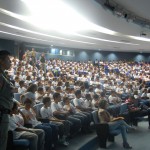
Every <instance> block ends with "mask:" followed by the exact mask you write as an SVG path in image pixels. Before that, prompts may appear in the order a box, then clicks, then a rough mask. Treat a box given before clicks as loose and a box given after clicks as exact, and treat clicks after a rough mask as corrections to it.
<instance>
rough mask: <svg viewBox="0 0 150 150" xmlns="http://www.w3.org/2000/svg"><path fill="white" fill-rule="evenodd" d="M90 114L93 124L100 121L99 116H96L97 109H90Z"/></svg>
mask: <svg viewBox="0 0 150 150" xmlns="http://www.w3.org/2000/svg"><path fill="white" fill-rule="evenodd" d="M92 116H93V120H94V124H98V123H100V121H99V118H98V110H94V111H92Z"/></svg>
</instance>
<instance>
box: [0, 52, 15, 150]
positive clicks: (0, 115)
mask: <svg viewBox="0 0 150 150" xmlns="http://www.w3.org/2000/svg"><path fill="white" fill-rule="evenodd" d="M5 52H7V51H0V56H1V55H3V53H4V55H5ZM6 55H9V54H7V53H6ZM12 105H13V93H12V86H11V83H10V81H9V79H7V77H6V75H5V74H4V72H3V70H2V69H0V150H6V146H7V135H8V127H9V114H10V110H11V109H12Z"/></svg>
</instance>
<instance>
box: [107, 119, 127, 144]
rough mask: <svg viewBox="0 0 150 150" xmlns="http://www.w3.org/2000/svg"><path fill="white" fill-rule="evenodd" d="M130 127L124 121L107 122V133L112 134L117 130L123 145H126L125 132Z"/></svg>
mask: <svg viewBox="0 0 150 150" xmlns="http://www.w3.org/2000/svg"><path fill="white" fill-rule="evenodd" d="M129 127H130V126H129V125H128V124H127V123H126V122H125V121H124V120H118V121H114V122H109V131H110V132H113V131H115V130H119V131H120V133H121V135H122V140H123V143H127V132H126V129H127V128H129Z"/></svg>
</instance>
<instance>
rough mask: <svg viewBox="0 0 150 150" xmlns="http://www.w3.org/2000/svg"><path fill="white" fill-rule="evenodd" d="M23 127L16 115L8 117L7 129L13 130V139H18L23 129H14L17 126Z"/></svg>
mask: <svg viewBox="0 0 150 150" xmlns="http://www.w3.org/2000/svg"><path fill="white" fill-rule="evenodd" d="M19 127H20V128H25V127H23V126H22V125H21V124H20V123H19V119H17V117H16V115H14V114H13V115H12V116H10V118H9V130H11V131H13V139H18V138H19V137H20V136H21V135H22V134H23V133H24V132H25V131H15V130H16V129H17V128H19Z"/></svg>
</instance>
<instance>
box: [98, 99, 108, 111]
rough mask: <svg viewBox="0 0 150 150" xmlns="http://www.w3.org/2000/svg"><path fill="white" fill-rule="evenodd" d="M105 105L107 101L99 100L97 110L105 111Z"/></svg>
mask: <svg viewBox="0 0 150 150" xmlns="http://www.w3.org/2000/svg"><path fill="white" fill-rule="evenodd" d="M106 104H107V101H106V100H101V101H100V102H99V108H102V109H105V106H106Z"/></svg>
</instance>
